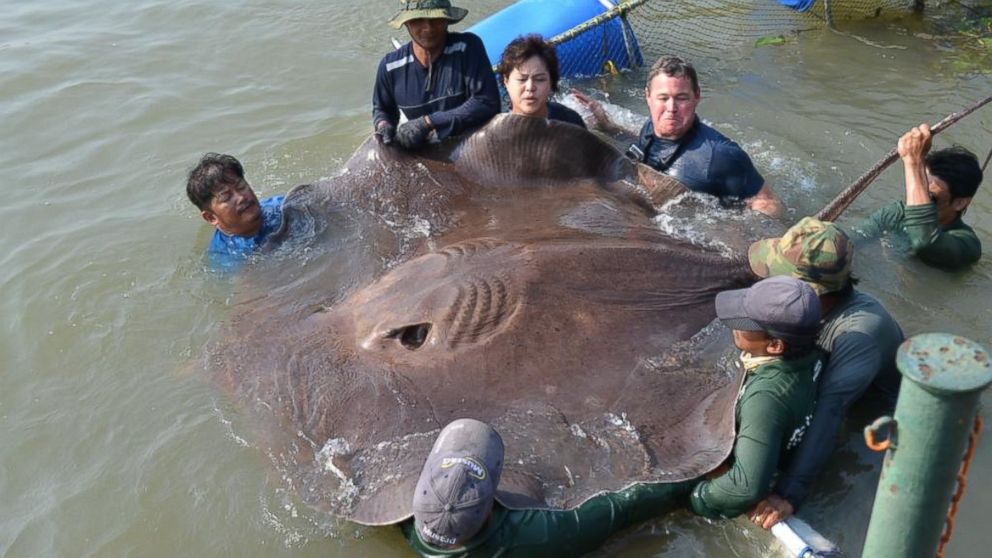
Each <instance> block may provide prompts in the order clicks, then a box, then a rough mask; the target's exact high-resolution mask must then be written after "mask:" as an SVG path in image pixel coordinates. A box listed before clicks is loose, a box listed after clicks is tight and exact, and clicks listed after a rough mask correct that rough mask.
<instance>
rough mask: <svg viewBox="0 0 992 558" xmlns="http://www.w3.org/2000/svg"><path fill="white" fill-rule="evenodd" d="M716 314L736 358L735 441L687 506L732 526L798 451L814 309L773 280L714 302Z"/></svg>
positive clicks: (811, 373)
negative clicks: (740, 381)
mask: <svg viewBox="0 0 992 558" xmlns="http://www.w3.org/2000/svg"><path fill="white" fill-rule="evenodd" d="M716 314H717V317H718V318H719V319H720V321H722V322H723V323H724V324H726V325H727V326H728V327H730V328H732V329H733V330H734V344H735V345H737V348H739V349H741V351H743V352H742V354H741V359H740V364H741V366H743V367H744V370H745V379H744V386H743V387H742V388H741V396H740V398H739V399H738V400H737V407H736V423H737V438H736V439H735V440H734V451H733V455H732V456H731V462H730V465H729V467H727V468H726V469H725V470H724V471H723V472H722V474H717V475H714V474H713V473H711V474H710V475H707V477H709V478H708V480H704V481H702V482H700V483H698V484H696V486H695V487H694V488H693V490H692V495H691V498H690V504H691V506H692V510H693V511H694V512H696V513H697V514H699V515H702V516H705V517H710V518H720V517H726V518H731V517H736V516H738V515H740V514H742V513H745V512H748V511H750V510H751V509H753V508H754V506H755V504H757V503H758V502H759V501H761V500H762V499H763V498H765V497H766V496H767V495H768V493H769V491H770V490H771V483H772V476H773V475H774V473H775V470H776V468H777V467H778V464H779V461H780V459H781V457H782V455H783V454H784V453H785V452H787V451H789V450H791V449H793V448H794V447H795V446H797V445H798V444H799V442H800V441H801V440H802V437H803V433H804V432H805V430H806V427H807V425H808V424H809V421H810V418H811V416H812V414H813V403H814V396H815V393H816V388H815V387H814V381H815V379H816V377H817V376H818V375H819V373H820V371H821V369H822V368H823V362H822V354H821V353H820V352H819V351H818V350H817V349H816V346H815V343H814V341H815V339H816V332H817V329H818V328H819V324H820V301H819V299H817V296H816V292H815V291H814V290H813V289H812V287H810V286H809V285H807V284H806V283H804V282H802V281H799V280H798V279H794V278H792V277H784V276H780V277H772V278H769V279H764V280H762V281H759V282H758V283H755V284H754V285H752V286H751V288H749V289H739V290H734V291H725V292H722V293H720V294H718V295H717V297H716Z"/></svg>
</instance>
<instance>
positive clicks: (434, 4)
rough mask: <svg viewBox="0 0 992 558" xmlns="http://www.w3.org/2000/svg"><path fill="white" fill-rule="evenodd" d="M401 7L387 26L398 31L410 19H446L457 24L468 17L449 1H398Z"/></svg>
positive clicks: (466, 11) (464, 10) (465, 11)
mask: <svg viewBox="0 0 992 558" xmlns="http://www.w3.org/2000/svg"><path fill="white" fill-rule="evenodd" d="M400 3H401V4H403V7H402V8H401V9H400V11H399V13H398V14H396V15H395V16H393V19H391V20H390V21H389V24H390V25H392V26H393V27H395V28H396V29H399V28H400V27H403V24H404V23H406V22H408V21H410V20H411V19H446V20H448V21H450V22H451V23H458V22H459V21H461V20H462V19H464V18H465V16H466V15H468V10H466V9H465V8H458V7H455V6H452V5H451V2H450V0H400Z"/></svg>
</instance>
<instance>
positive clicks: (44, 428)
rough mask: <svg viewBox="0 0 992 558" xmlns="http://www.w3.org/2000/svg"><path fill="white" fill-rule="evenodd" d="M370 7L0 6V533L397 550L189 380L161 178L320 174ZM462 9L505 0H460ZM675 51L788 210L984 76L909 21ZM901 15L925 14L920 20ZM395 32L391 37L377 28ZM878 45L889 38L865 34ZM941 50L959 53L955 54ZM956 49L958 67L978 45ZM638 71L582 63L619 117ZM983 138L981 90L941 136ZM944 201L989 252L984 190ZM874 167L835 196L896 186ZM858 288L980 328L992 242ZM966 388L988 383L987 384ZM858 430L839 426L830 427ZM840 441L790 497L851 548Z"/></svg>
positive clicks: (675, 519) (200, 240) (219, 299)
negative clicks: (964, 208)
mask: <svg viewBox="0 0 992 558" xmlns="http://www.w3.org/2000/svg"><path fill="white" fill-rule="evenodd" d="M395 4H396V3H395V2H393V1H388V2H387V1H383V0H378V1H376V2H371V3H357V4H352V3H345V2H340V1H337V2H310V1H304V2H292V3H288V2H285V3H272V2H262V1H257V0H254V1H253V0H242V1H238V2H233V3H231V2H228V3H208V2H164V1H162V0H145V1H139V2H133V3H127V4H125V3H118V2H108V1H105V0H75V1H67V0H59V1H52V2H44V3H41V2H16V3H14V2H8V3H6V5H5V6H4V9H3V11H2V12H0V114H2V115H3V122H4V128H3V131H4V133H3V134H2V136H0V168H3V169H4V171H5V174H4V176H5V178H6V180H5V183H4V185H3V186H2V188H3V193H4V197H5V203H4V204H3V206H2V208H0V230H2V235H0V286H2V293H3V297H2V299H0V328H2V332H3V335H2V336H0V357H2V363H3V369H2V373H0V495H2V502H3V503H2V505H0V554H2V555H4V556H11V557H20V556H31V557H34V556H128V555H130V556H142V557H146V556H176V555H185V556H235V555H237V556H349V555H356V554H361V555H365V556H394V555H406V554H407V553H408V551H407V550H406V547H405V543H404V542H403V541H402V539H401V538H400V537H399V535H398V534H397V533H396V532H395V531H394V530H389V529H386V530H369V529H361V528H356V527H354V526H350V525H342V524H338V523H336V522H334V521H332V520H330V519H328V518H326V517H324V516H322V515H320V514H318V513H315V512H313V511H311V510H309V509H307V508H305V507H304V506H302V505H300V504H299V503H298V501H297V499H296V497H295V496H294V494H293V493H292V491H291V490H289V489H288V487H287V486H286V485H285V483H284V481H282V479H279V478H277V477H273V476H272V475H271V474H270V472H271V468H270V467H269V466H268V463H267V459H266V458H265V456H263V455H262V454H261V452H259V451H258V450H256V449H255V448H253V447H251V445H250V443H248V442H246V441H245V440H244V438H243V437H242V436H245V437H247V436H246V435H245V433H242V432H238V431H237V429H236V428H232V427H231V426H230V420H231V417H232V416H234V415H235V411H234V410H233V409H231V408H230V405H229V404H228V403H227V402H226V401H225V399H224V398H223V396H222V395H221V394H220V393H219V391H218V390H216V389H215V388H214V387H213V386H211V385H210V384H208V383H206V382H204V381H202V377H201V375H200V374H198V372H199V371H200V370H202V365H201V363H200V361H199V360H198V359H199V357H200V355H201V354H202V349H203V346H204V342H205V340H206V339H207V338H208V337H209V336H210V334H211V333H212V332H215V331H216V330H217V328H218V327H219V324H220V323H222V322H223V320H224V319H225V317H226V316H228V315H229V313H230V310H231V303H232V300H233V299H234V297H235V294H236V293H232V292H231V290H232V286H231V284H229V283H227V282H224V281H219V280H217V279H216V278H213V277H211V276H210V275H209V274H208V273H206V272H205V271H204V269H203V268H202V264H201V260H200V253H201V251H202V249H203V248H204V246H205V244H206V241H207V238H208V236H209V230H208V228H207V227H206V226H205V225H204V224H203V223H202V222H201V221H200V220H199V217H198V216H197V214H196V212H195V211H194V209H193V207H192V206H190V205H189V203H188V202H187V200H186V199H185V195H184V193H183V189H182V188H183V181H184V173H185V171H186V170H187V169H188V168H189V167H190V166H191V165H192V164H193V163H195V161H196V160H197V158H198V157H199V156H200V155H201V154H202V153H203V152H205V151H223V152H229V153H233V154H235V155H237V156H238V157H239V158H241V160H242V161H243V162H244V163H245V165H246V168H247V172H248V177H249V179H250V181H251V182H252V184H253V185H254V186H255V188H256V189H257V190H258V191H259V192H260V193H261V194H264V195H272V194H276V193H280V192H284V191H286V190H288V189H289V188H290V187H292V186H293V185H295V184H298V183H302V182H309V181H311V180H313V179H315V178H318V177H321V176H328V175H331V174H333V173H334V172H335V170H336V169H337V168H338V166H339V165H340V163H341V162H342V160H343V159H345V158H347V156H348V155H349V154H350V153H351V151H352V150H353V149H354V148H355V146H357V145H358V144H359V143H360V142H361V141H362V140H363V139H364V138H365V136H366V134H367V133H368V132H369V122H368V120H369V114H370V110H369V99H370V90H371V84H372V80H373V73H374V67H375V64H376V63H377V61H378V59H379V57H380V56H381V54H382V53H383V52H385V51H386V49H387V48H389V47H388V37H389V35H390V33H391V32H392V30H391V29H390V28H388V27H387V26H386V25H385V24H384V21H385V20H386V19H387V18H388V17H389V16H390V15H391V14H392V11H393V10H394V7H395ZM466 4H467V5H468V7H469V8H470V9H472V14H471V16H470V19H471V20H472V21H475V20H477V19H478V18H479V17H482V16H484V15H485V14H487V13H490V12H492V11H493V10H494V9H496V8H497V7H500V6H502V5H505V4H507V2H504V1H497V0H487V1H480V2H469V3H466ZM845 29H846V30H847V31H851V32H854V33H857V35H859V36H860V37H862V38H865V39H869V40H870V41H871V42H872V43H874V44H868V42H866V41H861V40H857V39H855V38H852V37H851V36H847V35H841V34H836V33H832V32H830V31H826V30H820V31H811V32H807V33H803V34H802V35H801V36H800V38H799V39H798V41H795V42H791V43H789V44H786V45H784V46H779V47H765V48H759V49H754V50H752V49H750V48H745V49H743V50H741V51H739V52H735V53H734V55H733V56H727V57H725V58H723V59H719V60H718V59H703V60H698V61H697V63H698V66H699V67H700V68H701V69H702V73H703V80H704V101H703V104H702V106H701V108H700V111H701V113H702V114H703V115H705V116H706V117H707V118H708V119H709V120H711V121H712V122H713V123H714V124H715V125H716V126H717V127H718V128H720V129H722V130H724V131H725V132H726V133H727V134H728V135H730V136H732V137H735V138H737V139H738V140H739V141H740V142H741V143H742V144H743V145H744V146H745V147H746V148H747V149H748V150H749V151H750V152H751V153H752V154H753V155H754V158H755V159H756V160H757V163H758V165H759V167H760V168H761V169H762V170H763V171H764V172H765V174H766V176H767V177H768V178H770V179H771V180H772V181H773V183H774V184H775V186H776V188H777V189H778V191H779V192H780V193H782V194H783V197H784V198H785V199H786V202H787V203H788V204H789V205H790V206H792V207H793V208H795V213H794V216H795V217H796V218H798V217H799V216H801V215H805V214H807V213H810V212H812V211H815V210H816V209H818V208H819V207H820V206H821V205H822V204H823V203H824V202H825V201H826V200H827V199H829V198H830V197H831V195H832V194H833V193H835V192H837V191H838V190H839V189H840V188H841V187H843V186H845V185H847V184H848V183H850V182H851V181H853V180H854V179H855V178H856V177H857V176H858V175H860V174H861V173H862V172H863V171H864V170H865V169H867V168H868V167H869V166H871V165H872V164H873V163H874V162H875V161H876V160H877V159H878V158H880V157H881V156H882V155H883V154H884V153H886V152H887V151H888V150H889V149H890V148H891V147H892V146H893V145H894V143H893V142H894V139H895V138H896V137H897V136H898V135H899V134H900V133H901V132H902V131H903V130H904V129H906V128H907V127H908V126H909V125H911V124H915V123H917V122H920V121H925V120H930V121H933V120H936V119H937V118H939V117H942V116H943V115H945V114H947V113H949V112H952V111H954V110H957V109H959V108H961V107H963V106H965V105H966V104H967V103H968V102H970V101H971V100H973V99H976V98H978V97H981V96H985V95H988V94H989V93H990V92H992V77H990V76H989V75H988V74H981V73H974V70H975V69H976V65H974V64H972V65H970V66H969V64H968V61H969V60H970V59H969V58H968V56H967V55H965V54H963V53H962V51H961V49H960V48H959V47H958V46H955V45H953V44H951V43H949V42H947V41H946V40H943V39H941V38H940V37H936V38H935V37H933V36H932V35H933V34H932V33H930V31H929V30H928V29H925V28H924V27H922V26H921V24H920V22H918V21H912V20H904V21H893V22H868V23H864V24H848V25H846V26H845ZM922 31H927V32H928V33H929V34H927V35H922V34H921V32H922ZM394 34H395V33H394ZM886 47H894V48H886ZM962 61H963V62H962ZM977 69H981V65H980V64H979V65H978V66H977ZM641 82H642V77H641V76H639V75H634V76H621V77H619V78H613V79H610V80H606V81H602V80H590V81H588V82H585V83H583V84H581V85H582V86H583V87H586V88H597V89H600V90H605V91H608V92H610V93H611V94H612V98H613V99H614V100H615V101H617V102H619V103H620V104H623V105H626V106H628V107H630V108H633V109H635V110H638V111H641V112H643V107H642V106H641V103H640V101H639V100H638V99H637V97H638V95H639V93H638V90H639V88H640V87H641ZM948 142H957V143H961V144H963V145H965V146H968V147H970V148H972V149H973V150H975V151H977V152H980V153H981V154H982V155H984V154H985V153H987V152H988V150H989V148H990V147H992V109H986V110H985V111H984V112H982V113H979V114H976V115H975V116H972V117H971V118H969V119H968V120H965V121H964V122H962V123H960V124H958V125H956V126H954V127H953V128H952V129H951V130H950V131H948V132H947V133H945V134H944V135H943V136H941V137H940V138H939V140H938V144H940V145H945V144H946V143H948ZM984 187H985V189H986V190H985V191H982V192H980V193H979V195H978V198H977V199H976V202H975V203H974V204H973V205H972V209H971V210H970V211H969V215H968V221H969V222H970V223H971V224H972V225H973V226H974V227H975V229H976V230H977V231H978V234H979V236H980V237H981V238H982V239H983V241H984V242H985V243H986V245H988V246H992V195H990V193H989V191H988V190H989V189H990V188H992V184H989V183H988V180H987V181H986V184H985V186H984ZM901 188H902V186H901V183H900V176H899V174H898V173H897V172H895V171H890V172H889V173H887V174H886V175H884V176H883V178H882V179H881V180H880V181H879V183H877V184H876V185H875V186H873V187H872V189H870V190H869V191H868V192H867V193H866V194H865V195H864V196H863V198H862V199H861V200H859V202H858V203H857V204H856V205H855V206H854V207H853V208H852V210H851V212H850V213H851V217H858V216H864V215H866V214H867V213H869V212H870V211H871V210H872V209H873V208H874V207H876V206H878V205H880V204H882V203H884V202H885V201H887V200H889V199H891V198H893V197H894V196H898V195H899V194H900V192H901ZM859 258H860V259H859V263H858V264H857V271H858V273H859V274H860V275H861V276H862V277H863V278H864V283H863V286H864V288H865V290H867V291H869V292H872V293H874V294H876V295H877V296H879V298H881V299H883V301H884V302H885V303H886V304H887V305H888V306H889V307H890V309H891V310H892V311H893V313H894V314H895V315H896V316H897V317H898V318H899V319H900V321H901V322H902V323H903V325H904V328H905V329H906V330H907V331H908V332H910V333H917V332H922V331H933V330H940V331H949V332H953V333H960V334H963V335H966V336H969V337H971V338H973V339H976V340H978V341H980V342H982V343H984V344H985V345H986V346H990V345H992V327H990V326H992V305H990V304H989V302H988V301H989V299H990V295H992V287H990V284H992V283H990V282H989V278H990V276H992V258H989V257H986V258H985V259H984V260H983V261H982V262H981V263H980V264H979V265H978V266H977V267H976V268H975V269H973V270H972V271H970V272H968V273H964V274H960V275H946V274H942V273H939V272H935V271H932V270H929V269H926V268H924V267H922V266H920V265H918V264H916V263H915V262H909V263H906V262H905V261H904V260H903V258H902V257H901V256H900V255H899V254H897V253H894V252H893V251H891V250H889V249H887V248H885V247H876V248H874V249H870V250H868V251H866V252H865V253H862V254H861V255H860V256H859ZM985 399H986V401H988V400H989V396H988V394H986V396H985ZM854 426H856V428H855V429H854V431H855V433H856V431H857V430H859V429H860V425H859V424H857V425H854ZM862 447H863V445H862V444H858V443H856V436H854V435H852V436H851V437H850V439H849V441H848V443H847V444H846V445H844V446H843V447H842V448H841V450H839V452H838V459H837V460H836V464H835V466H834V467H833V468H832V469H831V471H830V472H829V473H828V474H827V477H826V479H825V480H824V484H823V488H822V490H821V491H820V493H819V494H818V495H816V497H815V498H814V499H813V501H812V502H811V503H810V504H809V505H808V506H807V508H806V509H805V510H804V512H803V515H804V517H806V518H807V519H808V520H809V521H810V522H811V523H812V524H813V525H814V526H816V527H817V528H819V529H820V530H821V531H822V532H823V533H824V534H826V535H828V536H829V537H831V538H832V539H834V540H835V541H837V542H839V543H840V544H841V545H842V546H843V547H845V548H847V549H848V550H849V552H850V553H851V554H852V555H856V554H857V552H858V549H859V548H860V544H861V540H862V538H863V533H864V530H865V526H866V518H867V516H868V513H869V511H870V503H871V499H872V495H873V493H874V485H873V483H874V474H876V473H877V467H876V466H875V465H874V463H875V462H876V461H877V458H875V457H871V456H867V454H866V450H863V449H860V448H862ZM990 483H992V444H989V443H988V442H987V441H986V443H985V444H984V445H983V446H982V447H981V448H980V449H979V454H978V457H977V461H976V463H975V465H974V469H973V472H972V480H971V483H970V486H971V490H969V492H968V494H967V496H966V498H965V500H964V504H963V508H962V511H961V513H960V516H959V520H958V529H957V533H956V535H955V538H954V540H953V541H952V543H951V547H950V555H951V556H971V555H975V554H976V553H977V554H978V555H984V552H985V551H986V550H987V549H986V546H987V535H986V534H985V532H984V531H983V529H985V527H984V522H983V521H982V519H983V518H984V517H985V514H988V513H990V512H992V495H990V493H989V492H988V491H987V490H985V487H987V486H988V485H989V484H990ZM767 543H768V538H767V537H766V536H764V535H763V534H762V533H759V532H757V531H755V530H753V529H751V528H749V527H747V526H746V525H744V524H743V523H739V522H724V523H711V522H709V521H705V520H701V519H698V518H694V517H692V516H690V515H688V514H685V513H682V514H675V515H673V516H670V517H666V518H663V519H661V520H659V521H657V522H655V523H652V524H648V525H645V526H643V527H641V528H638V529H635V530H634V531H632V532H630V533H628V534H625V535H624V536H622V537H619V538H617V539H616V540H615V541H613V543H612V544H611V545H610V550H611V551H612V552H614V553H615V554H616V555H619V556H646V555H653V556H686V555H693V556H730V555H736V556H755V557H756V556H762V555H764V554H765V552H766V549H767Z"/></svg>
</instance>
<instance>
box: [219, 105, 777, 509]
mask: <svg viewBox="0 0 992 558" xmlns="http://www.w3.org/2000/svg"><path fill="white" fill-rule="evenodd" d="M680 193H682V189H681V186H680V185H679V184H678V183H676V182H674V181H673V180H671V179H668V178H666V177H664V176H663V175H659V174H657V173H653V172H652V171H649V170H645V168H643V167H640V166H635V165H633V164H632V163H630V162H629V161H628V160H627V159H625V158H624V157H623V156H622V155H621V154H620V153H619V152H617V151H616V150H615V149H614V148H612V147H611V146H609V145H607V144H606V143H604V142H603V141H601V140H600V139H598V138H597V137H596V136H595V135H593V134H591V133H589V132H586V131H585V130H581V129H579V128H576V127H573V126H570V125H567V124H561V123H555V122H546V121H544V120H542V119H532V118H525V117H517V116H510V115H502V116H499V117H497V118H496V119H494V120H493V121H492V122H491V123H489V124H488V125H487V126H485V127H484V128H482V129H480V130H479V131H477V132H475V133H474V134H472V135H469V136H467V137H465V138H463V139H460V140H457V141H451V142H448V143H446V144H443V145H440V146H435V147H433V148H431V149H429V150H427V151H424V152H421V153H417V154H409V153H405V152H403V151H400V150H398V149H394V148H389V147H383V146H381V145H379V144H378V143H377V142H375V141H374V140H369V141H367V142H366V143H365V144H364V145H362V146H361V147H360V148H359V149H358V150H357V151H356V153H355V154H354V155H353V156H352V158H351V159H350V160H349V161H348V163H347V164H346V166H345V169H344V171H343V172H342V173H341V174H340V175H339V176H337V177H335V178H332V179H329V180H323V181H320V182H317V183H315V184H312V185H309V186H303V187H299V188H297V189H295V190H294V191H293V192H292V193H291V194H290V195H289V196H288V198H287V200H286V204H285V210H284V216H285V218H284V226H283V229H282V231H281V232H280V234H279V235H278V238H277V243H278V244H279V248H278V249H277V250H276V251H275V253H273V254H271V255H270V256H269V257H268V261H267V262H266V265H263V266H258V269H254V270H249V273H248V280H250V281H252V282H253V283H254V284H255V285H256V286H260V288H259V289H258V293H259V294H258V295H257V296H255V297H248V300H246V301H245V302H243V303H242V304H240V305H239V306H238V312H237V314H236V316H235V317H234V318H233V319H232V320H231V322H230V323H229V324H228V326H227V327H226V329H225V332H224V335H223V336H222V338H221V339H219V340H218V341H217V342H216V343H215V344H214V346H213V349H212V351H211V365H210V368H211V372H212V375H213V377H214V379H215V380H216V381H217V382H218V383H219V384H220V385H221V386H223V387H224V388H225V389H226V390H228V391H229V392H231V393H232V394H233V397H234V399H235V401H236V402H237V403H239V404H241V405H242V406H243V407H245V408H246V409H247V412H246V415H247V416H248V417H251V421H252V422H253V423H254V425H255V426H257V427H258V430H259V432H260V433H261V434H260V436H259V437H258V438H257V440H258V443H259V445H260V446H262V447H263V449H264V450H265V451H267V452H268V453H269V454H270V456H271V457H272V458H273V460H274V461H275V463H276V465H277V466H278V467H279V468H280V469H282V470H283V471H284V472H285V473H286V475H287V478H288V479H289V480H290V482H291V483H292V484H294V485H295V488H296V489H297V490H298V491H299V492H300V494H301V495H302V497H303V498H304V500H305V501H307V502H308V503H309V504H311V505H313V506H315V507H317V508H320V509H323V510H326V511H328V512H330V513H332V514H334V515H336V516H339V517H341V518H345V519H348V520H351V521H355V522H358V523H362V524H367V525H383V524H389V523H393V522H397V521H400V520H402V519H404V518H406V517H409V516H410V515H411V505H410V501H411V498H412V491H413V487H414V485H415V483H416V479H417V475H418V474H419V471H420V468H421V466H422V463H423V460H424V458H425V456H426V454H427V451H428V450H429V448H430V444H431V442H432V441H433V437H434V436H435V435H436V433H437V431H438V430H439V429H440V428H441V427H443V426H444V425H445V424H446V423H447V422H449V421H451V420H453V419H456V418H461V417H474V418H477V419H480V420H484V421H487V422H489V423H491V424H493V425H494V426H495V427H496V428H497V429H498V430H499V431H500V432H501V434H502V435H503V438H504V441H505V445H506V451H507V454H506V462H505V467H504V473H503V479H502V481H501V484H500V492H499V494H498V499H499V500H500V501H501V502H502V503H503V504H504V505H506V506H508V507H511V508H551V509H570V508H573V507H575V506H578V505H580V504H581V503H582V502H584V501H585V500H587V499H588V498H590V497H592V496H594V495H596V494H598V493H601V492H604V491H616V490H620V489H623V488H624V487H626V486H629V485H630V484H632V483H635V482H675V481H681V480H685V479H689V478H694V477H697V476H699V475H701V474H703V473H705V472H707V471H709V470H711V469H713V468H714V467H715V466H716V465H718V464H719V463H720V462H721V461H722V460H724V459H725V458H726V457H727V455H729V453H730V451H731V448H732V444H733V438H734V418H733V406H734V403H735V400H736V396H737V393H738V390H739V386H740V382H741V375H740V372H739V371H737V370H735V369H734V368H733V367H725V366H720V365H719V364H720V362H719V361H720V355H725V354H726V352H727V351H726V350H725V349H727V348H728V347H730V340H729V336H728V335H726V330H724V329H722V328H721V327H718V326H716V325H710V324H711V321H712V320H713V318H714V310H713V299H714V297H715V295H716V293H717V292H719V291H720V290H723V289H727V288H734V287H740V286H743V285H746V284H748V283H749V282H750V281H752V280H753V279H752V278H751V275H750V273H749V271H748V269H747V266H746V263H745V262H744V260H743V258H742V257H741V256H740V254H741V247H742V246H745V245H746V243H745V240H746V238H747V237H748V236H749V235H750V236H756V235H759V234H761V233H762V232H764V233H767V230H763V229H761V228H758V229H753V228H751V221H750V220H749V219H739V220H730V222H729V223H720V224H719V226H717V227H710V229H711V230H709V231H706V230H702V232H703V233H705V234H704V236H705V238H704V239H703V240H704V242H699V241H698V240H697V241H694V242H690V241H689V240H686V239H685V238H680V237H679V235H676V234H671V233H666V232H664V231H663V229H662V228H661V227H659V224H658V219H657V217H658V212H659V209H660V208H661V207H662V205H663V204H664V203H666V202H667V201H668V200H670V199H672V198H673V197H674V196H676V195H678V194H680ZM755 230H758V231H761V232H754V231H755ZM697 232H700V231H699V230H697ZM716 237H720V238H716Z"/></svg>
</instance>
